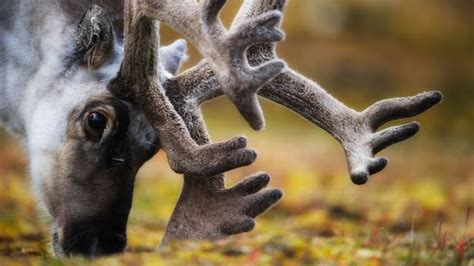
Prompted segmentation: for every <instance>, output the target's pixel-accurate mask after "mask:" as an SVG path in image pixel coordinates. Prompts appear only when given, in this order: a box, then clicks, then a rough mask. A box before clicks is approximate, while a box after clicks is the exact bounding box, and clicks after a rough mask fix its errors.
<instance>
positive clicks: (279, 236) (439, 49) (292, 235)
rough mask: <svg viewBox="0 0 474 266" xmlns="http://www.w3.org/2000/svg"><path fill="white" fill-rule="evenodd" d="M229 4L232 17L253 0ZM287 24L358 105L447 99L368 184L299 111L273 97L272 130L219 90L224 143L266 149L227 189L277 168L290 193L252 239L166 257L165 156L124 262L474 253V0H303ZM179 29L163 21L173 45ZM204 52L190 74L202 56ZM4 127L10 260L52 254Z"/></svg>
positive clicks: (301, 47)
mask: <svg viewBox="0 0 474 266" xmlns="http://www.w3.org/2000/svg"><path fill="white" fill-rule="evenodd" d="M228 2H229V4H228V5H227V6H226V8H225V10H224V13H223V20H224V21H225V22H226V23H227V24H229V23H230V22H231V20H232V17H233V15H234V14H235V13H236V11H237V9H238V7H239V5H240V4H241V2H242V1H237V0H232V1H228ZM283 29H284V30H285V32H286V40H285V41H284V42H282V43H281V44H279V45H278V53H279V56H280V57H282V58H283V59H285V60H286V61H287V62H288V64H289V66H290V67H292V68H293V69H295V70H297V71H299V72H301V73H302V74H304V75H306V76H308V77H309V78H311V79H313V80H315V81H317V82H318V83H319V84H320V85H321V86H322V87H323V88H325V89H326V90H327V91H328V92H329V93H331V94H332V95H334V96H335V97H336V98H338V99H339V100H341V101H342V102H344V103H345V104H347V105H348V106H350V107H352V108H354V109H356V110H362V109H364V108H365V107H367V106H368V105H370V104H371V103H374V102H375V101H377V100H380V99H383V98H388V97H398V96H409V95H414V94H417V93H419V92H422V91H425V90H432V89H436V90H440V91H442V92H443V94H444V96H445V99H444V101H443V102H442V103H441V104H440V105H438V106H436V107H435V108H433V109H432V110H429V111H428V112H427V113H424V114H422V115H420V116H418V117H416V118H415V119H416V120H417V121H420V122H421V124H422V130H421V131H420V132H419V133H418V135H417V136H416V137H415V138H413V139H410V140H408V141H406V142H403V143H401V144H398V145H395V146H392V147H390V148H388V149H387V150H386V151H383V152H382V155H384V156H387V157H389V159H390V161H389V165H388V167H387V168H386V169H385V170H384V171H382V172H381V173H380V174H377V175H376V176H374V177H373V178H372V179H371V180H370V181H369V182H368V184H366V185H364V186H355V185H353V184H352V183H351V182H350V179H349V177H348V173H347V170H346V165H345V158H344V154H343V151H342V149H341V147H340V145H339V144H338V143H337V142H336V141H335V140H334V139H333V138H332V137H331V136H329V135H328V134H327V133H325V132H324V131H322V130H321V129H319V128H317V127H315V126H314V125H312V124H310V123H308V122H307V121H305V120H304V119H303V118H301V117H299V116H298V115H296V114H294V113H292V112H291V111H288V110H286V109H284V108H283V107H281V106H278V105H275V104H273V103H271V102H268V101H266V100H264V99H262V100H261V102H262V103H263V106H264V111H265V116H266V120H267V127H266V130H265V131H263V132H253V131H251V130H250V128H249V127H248V125H247V124H246V123H245V122H244V121H243V119H242V118H241V117H240V116H239V115H238V113H237V111H236V110H235V109H234V107H233V106H232V105H231V104H230V103H229V101H228V100H227V99H225V98H220V99H216V100H214V101H212V102H210V103H208V104H206V105H205V106H204V107H203V109H204V112H205V118H206V122H207V124H208V127H209V131H210V133H211V135H212V137H213V139H214V140H223V139H227V138H229V137H232V136H235V135H241V134H243V135H247V136H248V137H249V146H250V147H253V148H255V149H257V150H258V152H259V158H258V159H257V161H256V163H254V164H253V165H252V166H249V167H246V168H241V169H238V170H235V171H232V172H230V173H229V174H228V180H227V184H228V185H229V186H230V185H232V184H234V183H235V182H237V181H238V180H240V179H241V178H243V177H245V176H247V175H249V174H251V173H253V172H256V171H266V172H268V173H269V174H270V175H271V177H272V181H271V183H270V185H271V186H272V187H279V188H282V189H283V191H284V193H285V196H284V198H283V199H282V200H281V202H280V203H279V204H278V205H277V206H276V207H275V208H274V209H273V210H272V211H270V212H268V213H267V214H265V215H264V216H262V217H260V218H258V219H257V226H256V229H255V230H254V231H253V232H252V233H250V234H247V235H243V236H239V237H235V238H232V239H231V240H230V241H228V242H224V243H220V244H218V245H217V247H215V246H212V247H209V246H205V247H199V248H196V247H194V248H191V249H190V251H183V250H182V247H181V250H179V251H176V250H175V251H174V252H172V253H170V254H171V255H170V254H168V255H169V256H160V255H154V254H153V252H152V251H153V250H154V247H155V246H156V245H157V244H158V243H159V241H160V238H161V236H162V235H163V231H164V227H165V225H166V222H167V220H168V218H169V216H170V214H171V211H172V209H173V207H174V204H175V202H176V200H177V198H178V196H179V192H180V189H181V185H182V177H181V176H179V175H177V174H175V173H173V172H172V171H171V170H170V169H169V167H168V165H167V163H166V158H165V155H164V153H162V152H160V153H159V154H158V155H157V156H155V157H154V158H153V159H152V160H151V161H149V162H148V163H147V164H146V165H145V166H144V167H143V168H142V169H141V171H140V173H139V176H138V178H137V184H136V189H135V199H134V207H133V210H132V213H131V218H130V223H129V244H130V248H129V252H127V253H126V254H125V255H123V256H121V257H119V258H113V259H112V260H114V259H116V260H119V261H120V262H125V263H129V262H134V263H137V264H141V263H145V264H146V263H147V262H154V261H162V260H165V261H166V260H173V261H178V262H179V261H180V260H186V261H193V262H196V263H199V262H202V260H203V257H202V253H203V252H204V253H205V254H206V257H205V260H204V261H207V262H209V261H211V262H217V263H218V262H222V261H226V262H229V260H230V262H232V261H235V263H236V264H237V263H239V264H240V263H246V264H260V263H263V264H265V263H271V262H280V263H282V262H289V263H290V264H291V263H292V262H298V263H313V262H325V261H337V262H338V263H342V264H349V263H351V262H355V263H366V262H370V263H371V264H373V265H378V264H386V263H389V262H393V261H395V260H399V261H403V262H406V263H407V264H430V263H433V262H440V261H443V262H449V263H452V262H454V263H456V262H459V261H460V258H462V257H464V258H465V260H464V262H466V261H467V258H471V259H474V240H472V238H473V237H474V218H473V216H474V214H472V212H473V211H474V210H472V207H474V143H473V133H472V132H473V130H474V107H473V106H474V105H473V104H474V102H473V97H474V3H473V1H472V0H450V1H446V0H416V1H400V0H292V1H290V3H289V5H288V7H287V10H286V13H285V19H284V24H283ZM176 38H179V35H177V34H176V33H174V32H173V31H172V30H170V29H169V28H167V27H166V26H163V27H162V42H163V43H164V44H167V43H170V42H172V41H173V40H175V39H176ZM190 53H191V57H190V59H189V60H188V61H187V63H186V65H185V67H184V69H185V68H187V67H190V66H192V65H193V64H195V63H196V62H197V61H199V59H200V57H199V55H198V54H197V53H196V50H195V49H191V50H190ZM406 121H410V120H409V119H408V120H406ZM406 121H397V122H396V123H397V124H398V123H404V122H406ZM390 125H393V123H392V124H389V125H388V126H390ZM0 132H1V133H0V256H1V257H0V261H1V260H2V259H5V260H7V259H8V260H13V261H17V262H18V261H19V262H31V261H33V262H38V261H43V260H45V259H46V260H51V258H50V257H49V255H47V253H48V251H49V246H48V238H49V235H48V228H47V224H46V223H45V222H44V219H43V218H42V215H41V214H39V213H38V212H37V211H36V206H35V200H34V199H33V198H32V197H31V196H30V187H29V177H28V168H27V158H26V155H25V153H24V152H23V151H22V147H21V144H20V143H19V142H18V141H17V140H15V139H14V138H12V137H9V136H7V135H6V133H5V132H3V131H0ZM196 249H197V250H198V251H199V252H196ZM216 250H217V251H216ZM210 251H216V252H214V253H215V254H214V253H213V252H210ZM209 253H211V254H214V255H213V256H210V255H209ZM56 262H57V263H59V262H58V261H56ZM104 263H106V262H104ZM107 263H108V262H107ZM107 263H106V264H107Z"/></svg>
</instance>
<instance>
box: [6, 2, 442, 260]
mask: <svg viewBox="0 0 474 266" xmlns="http://www.w3.org/2000/svg"><path fill="white" fill-rule="evenodd" d="M225 2H226V1H225V0H202V1H199V2H197V1H195V0H182V1H174V0H126V1H125V3H123V2H122V1H118V0H117V1H114V0H95V1H72V0H62V1H56V0H38V1H29V0H19V1H14V0H4V1H3V3H2V4H3V6H2V8H0V35H1V39H0V51H1V53H0V60H1V62H2V64H0V79H1V80H2V81H3V82H2V83H1V84H0V121H2V122H3V124H4V125H5V126H6V128H7V129H8V130H9V131H10V132H12V133H13V134H15V135H17V136H19V138H20V140H21V142H22V143H23V144H24V146H25V149H26V150H27V151H28V155H29V159H30V171H31V176H32V181H33V182H32V183H33V188H34V190H35V193H36V194H37V197H38V199H39V201H40V204H41V205H43V206H44V209H46V212H47V213H48V214H49V215H50V216H51V217H52V242H53V244H52V245H53V250H54V252H55V254H57V255H71V254H82V255H87V256H95V255H106V254H111V253H117V252H121V251H123V250H124V248H125V246H126V224H127V220H128V215H129V212H130V208H131V203H132V197H133V187H134V180H135V175H136V173H137V171H138V169H139V168H140V167H141V166H142V165H143V164H144V163H145V162H146V161H147V160H148V159H150V158H151V157H152V156H153V155H154V154H155V153H157V152H158V150H159V149H161V148H162V149H163V150H164V151H165V152H166V154H167V157H168V163H169V165H170V167H171V168H172V169H173V170H174V171H175V172H177V173H180V174H183V176H184V185H183V189H182V192H181V195H180V198H179V200H178V202H177V205H176V208H175V210H174V211H173V214H172V216H171V218H170V221H169V224H168V225H167V228H166V232H165V236H164V238H163V241H162V243H163V244H166V243H168V242H169V241H171V240H176V239H178V240H183V239H188V240H197V239H209V240H215V239H221V238H225V237H227V236H229V235H232V234H239V233H242V232H248V231H250V230H252V229H253V227H254V225H255V222H254V218H255V217H256V216H258V215H259V214H261V213H262V212H264V211H265V210H267V209H268V208H270V207H271V206H272V205H274V204H275V203H276V202H277V201H278V200H279V199H280V198H281V197H282V192H281V191H280V190H278V189H264V188H265V187H266V186H267V185H268V183H269V176H268V175H267V174H265V173H256V174H254V175H251V176H249V177H247V178H245V179H244V180H242V181H241V182H239V183H238V184H236V185H235V186H233V187H230V188H226V187H225V182H224V181H225V176H224V172H226V171H228V170H231V169H235V168H237V167H242V166H245V165H249V164H251V163H252V162H253V161H254V160H255V159H256V152H255V151H253V150H251V149H248V148H247V147H246V139H245V138H244V137H236V138H233V139H231V140H227V141H223V142H218V143H212V142H211V140H210V137H209V135H208V133H207V130H206V127H205V124H204V120H203V117H202V114H201V111H200V105H201V104H202V103H204V102H206V101H208V100H211V99H213V98H216V97H219V96H221V95H225V96H227V97H228V98H229V99H230V100H231V102H232V103H233V104H234V105H235V106H236V108H237V110H238V111H239V112H240V113H241V114H242V116H243V117H244V118H245V119H246V120H247V121H248V123H249V125H250V126H251V127H252V128H253V129H255V130H260V129H262V128H263V127H264V119H263V114H262V111H261V108H260V106H259V104H258V98H257V95H260V96H262V97H265V98H267V99H270V100H272V101H274V102H276V103H278V104H281V105H283V106H285V107H287V108H289V109H290V110H293V111H295V112H297V113H299V114H300V115H302V116H303V117H304V118H306V119H307V120H309V121H310V122H312V123H314V124H315V125H317V126H319V127H321V128H322V129H324V130H326V131H327V132H328V133H329V134H331V135H332V136H334V137H335V138H336V139H337V140H338V141H339V142H340V143H341V144H342V146H343V149H344V151H345V154H346V158H347V164H348V169H349V173H350V177H351V180H352V181H353V182H354V183H355V184H359V185H360V184H363V183H365V182H367V180H368V178H369V176H370V175H373V174H375V173H377V172H379V171H381V170H382V169H383V168H384V167H385V166H386V165H387V159H385V158H376V157H374V156H375V154H376V153H377V152H379V151H381V150H382V149H384V148H385V147H387V146H389V145H391V144H394V143H396V142H400V141H403V140H405V139H408V138H410V137H412V136H413V135H414V134H415V133H416V132H417V131H418V130H419V125H418V123H416V122H412V123H409V124H406V125H401V126H394V127H390V128H386V129H383V130H380V131H377V129H378V128H379V127H380V126H381V125H383V124H384V123H386V122H388V121H391V120H394V119H398V118H404V117H411V116H414V115H417V114H419V113H422V112H424V111H426V110H427V109H428V108H430V107H432V106H433V105H435V104H437V103H439V102H440V101H441V99H442V95H441V93H439V92H436V91H431V92H425V93H421V94H418V95H416V96H412V97H406V98H393V99H387V100H383V101H380V102H377V103H375V104H373V105H371V106H369V107H368V108H367V109H365V110H363V111H362V112H357V111H355V110H352V109H350V108H349V107H347V106H345V105H344V104H342V103H341V102H339V101H338V100H337V99H335V98H333V97H332V96H331V95H329V94H328V93H327V92H326V91H325V90H324V89H322V88H321V87H320V86H319V85H317V84H316V83H315V82H313V81H311V80H309V79H308V78H306V77H304V76H302V75H300V74H298V73H297V72H296V71H294V70H292V69H290V68H289V67H287V66H286V64H285V63H284V61H282V60H280V59H278V56H277V55H276V52H275V45H276V42H278V41H281V40H282V39H283V38H284V34H283V32H282V31H281V30H280V29H279V26H280V23H281V20H282V12H283V9H284V7H285V4H286V1H285V0H246V1H245V2H244V3H243V5H242V7H241V9H240V10H239V12H238V14H237V16H236V18H235V19H234V22H233V23H232V26H231V27H230V28H229V29H226V28H225V27H224V26H223V24H222V22H221V21H220V19H219V11H220V10H221V8H222V7H223V5H224V4H225ZM159 22H163V23H166V24H168V25H170V26H171V27H173V28H174V29H176V30H177V31H178V32H180V33H182V34H183V36H184V37H186V38H187V39H189V40H190V41H191V42H192V43H193V44H194V45H195V46H196V47H197V48H198V50H199V51H200V52H201V53H202V55H203V56H204V59H203V60H202V61H201V62H200V63H198V64H197V65H196V66H194V67H193V68H191V69H189V70H187V71H185V72H182V73H180V74H177V71H178V69H179V67H180V64H181V61H182V59H183V58H184V57H185V53H186V52H185V50H186V43H185V41H183V40H178V41H176V42H175V43H173V44H171V45H170V46H167V47H162V48H160V42H159V31H158V27H159Z"/></svg>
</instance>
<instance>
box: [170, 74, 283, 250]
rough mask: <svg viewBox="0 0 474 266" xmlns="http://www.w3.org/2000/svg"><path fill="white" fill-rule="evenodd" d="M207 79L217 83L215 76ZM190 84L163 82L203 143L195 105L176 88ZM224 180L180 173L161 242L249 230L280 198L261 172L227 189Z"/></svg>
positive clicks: (204, 137) (218, 236) (204, 136)
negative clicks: (181, 177) (175, 200)
mask: <svg viewBox="0 0 474 266" xmlns="http://www.w3.org/2000/svg"><path fill="white" fill-rule="evenodd" d="M209 74H212V72H210V73H209ZM211 79H213V80H214V82H215V83H217V82H216V81H215V78H211ZM211 82H212V81H211ZM193 85H194V83H193V82H192V80H188V81H187V82H184V83H175V82H169V83H166V84H165V86H166V88H167V90H166V91H167V93H168V95H169V97H170V100H171V102H172V103H173V105H174V106H175V107H176V111H177V112H178V113H179V114H180V116H181V117H182V118H183V120H184V122H185V124H186V125H187V127H188V129H189V132H190V133H191V136H192V138H193V139H194V140H195V141H196V142H197V143H200V144H207V143H210V138H209V135H208V133H207V130H206V127H205V124H204V120H203V119H202V113H201V110H200V107H199V105H198V104H197V102H195V101H188V100H187V98H186V97H183V95H182V94H179V92H181V91H180V90H177V88H178V87H179V88H183V87H191V88H193ZM185 92H187V91H185ZM224 179H225V176H224V174H218V175H214V176H208V177H202V176H194V175H189V174H188V175H184V184H183V189H182V192H181V195H180V197H179V200H178V203H177V204H176V208H175V209H174V211H173V214H172V215H171V218H170V221H169V223H168V225H167V227H166V233H165V235H164V237H163V240H162V242H161V245H166V244H167V243H168V242H169V241H171V240H190V239H192V240H196V239H201V240H203V239H206V240H215V239H222V238H225V237H227V236H229V235H232V234H239V233H243V232H248V231H251V230H252V229H253V227H254V226H255V221H254V218H255V217H256V216H258V215H260V214H261V213H263V212H264V211H266V210H267V209H269V208H270V207H271V206H272V205H274V204H275V203H276V202H277V201H278V200H279V199H280V198H281V197H282V192H281V191H280V190H279V189H264V188H265V187H266V186H267V185H268V183H269V181H270V177H269V176H268V175H267V174H265V173H257V174H254V175H251V176H249V177H247V178H245V179H244V180H242V181H241V182H239V183H238V184H237V185H235V186H234V187H231V188H225V180H224Z"/></svg>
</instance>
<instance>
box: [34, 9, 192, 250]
mask: <svg viewBox="0 0 474 266" xmlns="http://www.w3.org/2000/svg"><path fill="white" fill-rule="evenodd" d="M74 31H75V33H74V34H71V36H72V37H71V38H69V40H66V41H65V43H66V46H67V47H73V48H72V49H70V50H68V52H67V53H66V55H65V56H64V58H63V59H62V63H63V65H64V68H63V69H62V70H61V73H60V74H59V75H57V79H56V80H55V81H54V82H53V83H52V84H51V88H48V89H47V90H46V91H47V95H46V96H41V97H43V99H42V100H41V101H38V102H37V105H36V108H35V110H34V112H32V114H33V115H32V116H31V118H30V121H29V123H28V126H27V127H28V129H27V130H26V131H27V134H28V138H27V139H28V147H29V149H30V154H31V172H32V176H33V179H34V182H35V183H36V186H35V187H36V189H37V191H38V194H39V196H40V198H41V201H42V203H44V205H45V207H46V209H47V211H48V213H49V214H50V215H51V216H52V218H53V247H54V250H55V252H56V253H57V254H84V255H98V254H108V253H113V252H119V251H122V250H123V249H124V248H125V245H126V223H127V219H128V214H129V211H130V208H131V204H132V195H133V186H134V179H135V175H136V173H137V171H138V169H139V168H140V166H141V165H142V164H143V163H144V162H145V161H146V160H148V159H149V158H150V157H151V156H152V155H154V154H155V153H156V151H157V150H158V148H159V145H160V144H159V142H158V139H157V138H156V136H155V133H154V130H153V129H152V128H151V126H150V124H149V123H148V121H147V120H146V119H145V117H144V116H143V114H142V113H141V111H140V110H139V109H138V108H137V107H136V106H135V105H134V103H133V102H131V101H130V100H127V99H125V98H121V97H119V96H118V95H117V94H116V93H114V91H112V90H109V89H107V83H108V82H109V81H110V80H111V79H112V78H114V76H115V75H116V73H117V72H118V70H119V68H120V63H121V60H122V54H123V48H122V46H121V44H120V43H119V42H117V41H116V40H114V34H113V29H112V24H111V23H110V21H109V19H108V17H107V15H106V14H105V13H104V12H103V11H102V9H101V8H99V7H97V6H94V7H92V8H90V9H89V10H88V11H87V12H86V14H85V15H84V16H83V18H82V20H81V21H80V23H79V25H78V26H77V28H75V29H74ZM184 45H185V43H184V42H177V43H175V44H174V45H172V46H170V47H167V48H164V49H162V51H161V52H162V53H163V58H168V60H166V61H164V63H166V64H165V66H163V67H162V68H161V70H162V71H161V73H164V74H166V75H168V74H169V72H167V71H171V72H173V71H176V69H177V67H178V65H179V62H180V60H181V58H182V57H183V54H184V50H185V46H184ZM165 67H166V68H165ZM45 121H46V123H45Z"/></svg>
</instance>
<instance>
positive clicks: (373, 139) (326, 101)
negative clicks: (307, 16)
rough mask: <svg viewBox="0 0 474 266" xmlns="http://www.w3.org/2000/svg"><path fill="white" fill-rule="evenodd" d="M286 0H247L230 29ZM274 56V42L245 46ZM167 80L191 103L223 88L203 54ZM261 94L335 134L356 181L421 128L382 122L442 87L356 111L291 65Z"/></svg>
mask: <svg viewBox="0 0 474 266" xmlns="http://www.w3.org/2000/svg"><path fill="white" fill-rule="evenodd" d="M285 4H286V1H285V0H246V1H245V3H244V5H243V6H242V8H241V9H240V11H239V13H238V14H237V17H236V19H235V21H234V23H233V25H232V27H231V29H232V28H234V27H237V26H236V25H239V23H241V21H245V20H246V19H249V18H250V17H254V16H259V15H260V14H265V13H267V12H269V11H272V10H278V11H282V10H283V9H284V7H285ZM276 57H277V55H276V52H275V43H260V44H256V45H253V46H252V47H250V48H249V49H248V51H247V60H248V62H249V64H250V65H253V66H255V65H259V64H262V63H265V62H267V61H269V60H274V58H276ZM168 84H169V85H168V86H169V87H170V91H169V92H168V94H176V95H181V96H182V97H184V98H186V101H187V103H188V105H193V104H195V105H200V104H201V103H203V102H205V101H207V100H210V99H213V98H215V97H218V96H220V95H222V94H223V89H222V88H221V86H220V83H219V82H218V80H217V79H216V75H215V74H214V72H213V70H212V67H211V66H210V65H209V64H208V63H207V62H206V61H205V60H204V61H202V62H201V63H200V64H199V65H198V66H196V67H194V68H193V69H190V70H188V71H186V72H184V73H183V74H181V75H179V76H177V77H176V78H174V79H172V80H170V81H168ZM258 94H259V95H261V96H263V97H265V98H268V99H270V100H272V101H274V102H276V103H279V104H281V105H283V106H285V107H287V108H289V109H291V110H293V111H295V112H297V113H299V114H300V115H302V116H303V117H305V118H306V119H308V120H309V121H311V122H312V123H314V124H316V125H317V126H319V127H321V128H322V129H324V130H326V131H327V132H328V133H330V134H331V135H332V136H333V137H335V138H336V139H337V140H338V141H339V142H340V143H341V144H342V146H343V148H344V151H345V154H346V158H347V164H348V168H349V173H350V176H351V179H352V181H353V182H354V183H355V184H364V183H366V182H367V180H368V177H369V176H370V175H373V174H375V173H377V172H379V171H381V170H382V169H384V168H385V166H386V165H387V159H385V158H375V157H374V155H375V154H376V153H377V152H379V151H381V150H382V149H384V148H386V147H388V146H390V145H392V144H394V143H397V142H400V141H403V140H406V139H408V138H410V137H412V136H413V135H415V134H416V133H417V131H418V130H419V124H418V123H416V122H412V123H409V124H406V125H402V126H395V127H391V128H388V129H384V130H381V131H377V129H378V128H379V127H380V126H381V125H383V124H384V123H386V122H388V121H391V120H395V119H399V118H405V117H411V116H415V115H417V114H420V113H422V112H424V111H426V110H427V109H429V108H430V107H432V106H433V105H436V104H437V103H439V102H440V101H441V100H442V94H441V93H440V92H437V91H431V92H424V93H421V94H418V95H416V96H412V97H406V98H393V99H386V100H383V101H380V102H377V103H375V104H373V105H371V106H369V107H368V108H367V109H366V110H364V111H362V112H357V111H355V110H353V109H351V108H349V107H347V106H346V105H344V104H343V103H341V102H340V101H338V100H337V99H335V98H334V97H332V96H331V95H330V94H328V93H327V92H326V91H325V90H324V89H323V88H321V87H320V86H319V85H318V84H317V83H316V82H314V81H312V80H310V79H308V78H306V77H304V76H303V75H301V74H299V73H297V72H296V71H294V70H292V69H286V70H284V71H283V72H282V73H281V74H279V75H277V76H276V77H275V78H274V79H273V80H271V81H270V82H268V83H266V84H264V85H263V87H262V88H261V89H260V90H259V91H258Z"/></svg>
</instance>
